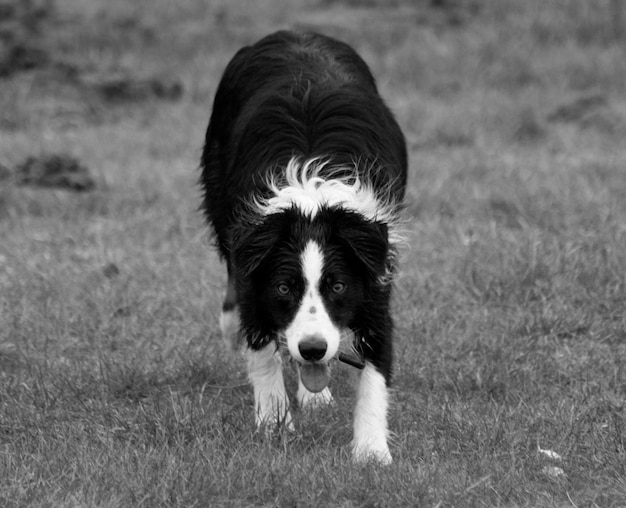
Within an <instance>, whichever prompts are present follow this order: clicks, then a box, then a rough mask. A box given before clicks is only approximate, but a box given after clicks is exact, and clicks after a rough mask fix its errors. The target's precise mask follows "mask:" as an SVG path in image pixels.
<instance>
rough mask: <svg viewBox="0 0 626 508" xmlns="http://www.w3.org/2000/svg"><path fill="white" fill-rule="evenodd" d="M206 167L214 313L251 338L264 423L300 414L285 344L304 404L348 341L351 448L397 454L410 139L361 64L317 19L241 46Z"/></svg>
mask: <svg viewBox="0 0 626 508" xmlns="http://www.w3.org/2000/svg"><path fill="white" fill-rule="evenodd" d="M201 167H202V175H201V185H202V187H203V190H204V210H205V212H206V216H207V219H208V221H209V222H210V224H211V225H212V227H213V229H214V231H215V234H216V237H217V243H218V247H219V251H220V254H221V256H222V257H223V259H224V260H225V261H226V263H227V267H228V288H227V291H226V298H225V301H224V304H223V309H222V316H221V319H220V324H221V327H222V332H223V333H224V334H225V335H226V336H241V335H242V336H243V337H245V339H246V341H247V346H248V353H247V354H248V373H249V378H250V381H251V383H252V385H253V388H254V400H255V410H256V422H257V424H258V425H276V424H277V423H282V424H285V425H287V426H288V427H291V426H292V423H291V415H290V412H289V402H288V399H287V394H286V391H285V385H284V382H283V373H282V361H281V356H280V353H279V347H280V346H286V347H287V349H288V351H289V353H290V354H291V356H292V357H293V358H294V359H295V360H296V361H297V362H298V364H299V371H300V380H299V389H298V399H299V403H300V406H301V407H303V406H311V405H317V404H320V403H326V402H330V401H331V400H332V396H331V393H330V391H329V389H328V383H329V378H330V374H329V368H328V364H329V362H330V361H331V360H333V359H334V358H336V357H338V356H339V355H340V344H342V345H344V346H345V344H346V343H347V344H350V347H351V349H352V358H353V361H352V363H356V364H359V363H360V367H363V370H362V373H361V379H360V382H359V388H358V391H357V403H356V409H355V413H354V439H353V442H352V452H353V457H354V459H355V460H356V461H366V460H369V459H375V460H378V461H380V462H382V463H390V462H391V455H390V453H389V447H388V445H387V434H388V430H387V407H388V384H389V380H390V375H391V363H392V344H391V336H392V319H391V315H390V309H389V306H390V295H391V289H392V278H393V275H394V272H395V264H396V253H397V245H398V242H399V240H400V238H399V233H398V223H399V209H400V207H401V203H402V200H403V197H404V191H405V186H406V178H407V176H406V173H407V153H406V144H405V140H404V136H403V134H402V132H401V130H400V128H399V126H398V124H397V123H396V121H395V119H394V117H393V116H392V114H391V113H390V111H389V109H388V108H387V107H386V106H385V104H384V102H383V101H382V99H381V98H380V96H379V94H378V91H377V88H376V84H375V81H374V78H373V77H372V74H371V72H370V70H369V69H368V67H367V65H366V64H365V62H364V61H363V60H362V59H361V58H360V57H359V56H358V55H357V54H356V53H355V51H354V50H353V49H352V48H351V47H350V46H348V45H347V44H344V43H342V42H339V41H337V40H334V39H332V38H329V37H326V36H322V35H318V34H313V33H293V32H287V31H283V32H277V33H274V34H272V35H269V36H267V37H265V38H263V39H262V40H260V41H259V42H257V43H256V44H255V45H253V46H248V47H244V48H243V49H241V50H240V51H239V52H238V53H237V54H236V55H235V56H234V58H233V59H232V60H231V62H230V63H229V64H228V66H227V68H226V70H225V72H224V76H223V77H222V80H221V82H220V84H219V88H218V90H217V93H216V96H215V102H214V104H213V112H212V116H211V120H210V122H209V126H208V129H207V133H206V144H205V147H204V152H203V154H202V162H201ZM344 350H345V347H344ZM349 358H350V355H349V354H348V355H344V359H349ZM355 358H356V359H355ZM348 362H349V360H348Z"/></svg>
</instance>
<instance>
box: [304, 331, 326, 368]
mask: <svg viewBox="0 0 626 508" xmlns="http://www.w3.org/2000/svg"><path fill="white" fill-rule="evenodd" d="M327 348H328V346H327V344H326V341H325V340H324V339H322V338H320V337H318V336H316V335H313V336H311V337H307V338H306V339H303V340H302V341H300V343H299V344H298V350H299V351H300V354H301V355H302V358H304V359H305V360H307V361H309V362H317V361H318V360H321V359H322V358H323V357H324V355H325V354H326V349H327Z"/></svg>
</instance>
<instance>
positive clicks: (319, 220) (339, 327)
mask: <svg viewBox="0 0 626 508" xmlns="http://www.w3.org/2000/svg"><path fill="white" fill-rule="evenodd" d="M235 236H236V238H235ZM387 253H388V241H387V228H386V226H384V225H382V224H380V223H376V222H374V221H370V220H367V219H365V218H364V217H362V216H361V215H359V214H358V213H356V212H353V211H348V210H345V209H342V208H340V207H326V208H322V209H321V210H319V211H318V212H317V213H316V214H315V215H314V216H312V217H311V216H307V215H305V214H303V213H302V212H301V211H300V210H299V209H298V208H297V207H292V208H289V209H286V210H282V211H280V212H278V213H273V214H271V215H268V216H266V217H264V218H263V220H262V221H261V222H260V223H257V224H255V225H254V226H253V227H249V226H248V227H246V228H241V229H239V230H238V231H237V232H236V235H234V238H233V246H232V259H233V266H234V268H235V278H236V281H237V288H238V297H239V305H240V313H241V321H242V326H243V329H244V330H245V332H246V333H247V334H248V335H249V336H251V337H254V336H258V337H259V338H260V339H262V340H267V338H276V337H277V338H278V339H279V340H281V341H284V342H285V343H286V346H287V347H288V349H289V352H290V353H291V355H292V356H293V358H294V359H296V360H297V361H298V362H300V363H301V364H303V365H306V364H310V363H326V362H328V361H329V360H330V359H331V358H333V357H334V356H335V355H336V354H337V351H338V348H339V343H340V340H341V337H342V335H343V334H345V332H347V331H348V330H352V331H356V330H357V329H358V317H359V313H361V312H362V311H363V305H364V303H365V301H366V295H367V294H368V288H369V287H370V286H371V285H372V284H380V278H381V276H382V275H383V274H384V272H385V269H386V260H387Z"/></svg>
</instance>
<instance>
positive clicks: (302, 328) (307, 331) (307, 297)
mask: <svg viewBox="0 0 626 508" xmlns="http://www.w3.org/2000/svg"><path fill="white" fill-rule="evenodd" d="M300 262H301V267H302V274H303V276H304V282H305V287H304V293H303V295H302V300H301V301H300V304H299V307H298V310H297V311H296V315H295V317H294V318H293V321H292V322H291V324H290V325H289V326H288V327H287V329H286V330H285V337H286V338H287V346H288V348H289V352H290V353H291V356H293V357H294V358H295V359H296V360H298V361H303V358H302V356H301V355H300V351H299V349H298V344H299V343H300V342H301V341H302V340H304V339H307V338H310V337H313V336H316V337H318V338H320V339H323V340H325V341H326V344H327V350H326V354H325V355H324V357H323V358H322V360H321V361H322V362H326V361H328V360H330V359H331V358H332V357H333V356H335V354H336V353H337V349H338V348H339V340H340V337H341V331H340V330H339V329H338V328H337V326H335V324H334V323H333V322H332V320H331V318H330V316H329V315H328V312H327V310H326V307H325V305H324V301H323V300H322V295H321V293H320V284H321V280H322V273H323V270H324V254H323V253H322V250H321V248H320V246H319V245H318V244H317V243H316V242H314V241H313V240H310V241H309V242H308V243H307V244H306V246H305V248H304V250H303V251H302V254H301V256H300Z"/></svg>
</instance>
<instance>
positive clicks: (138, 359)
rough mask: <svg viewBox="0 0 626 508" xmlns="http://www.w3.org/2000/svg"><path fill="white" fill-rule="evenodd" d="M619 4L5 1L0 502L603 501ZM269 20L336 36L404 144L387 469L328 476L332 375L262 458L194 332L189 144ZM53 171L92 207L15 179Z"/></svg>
mask: <svg viewBox="0 0 626 508" xmlns="http://www.w3.org/2000/svg"><path fill="white" fill-rule="evenodd" d="M619 6H620V4H619V3H618V2H616V1H610V0H604V1H601V0H598V1H595V2H588V1H586V0H548V1H541V0H529V1H525V2H518V1H514V0H466V1H463V0H456V1H453V0H447V1H446V0H443V1H441V0H440V1H426V0H423V1H417V0H416V1H408V0H391V1H388V2H382V1H376V0H350V1H348V0H346V1H338V0H337V1H333V0H318V1H316V2H304V1H302V0H298V1H294V2H289V3H281V2H277V1H275V0H262V1H258V2H244V1H234V2H233V1H226V0H222V1H211V2H208V1H204V2H203V1H200V0H196V1H192V0H188V1H185V2H178V3H172V2H168V1H166V0H150V1H148V0H138V1H134V2H126V1H121V0H110V1H106V2H105V1H98V0H91V1H82V0H56V1H52V0H28V1H26V0H21V1H20V0H17V1H15V0H0V42H1V43H2V46H1V48H0V499H1V500H2V504H3V505H6V506H26V505H28V506H50V505H54V506H192V505H199V506H208V505H211V506H214V505H224V506H254V505H257V506H285V505H289V506H292V505H295V506H320V505H327V506H411V505H414V506H570V505H574V506H621V505H624V504H626V483H625V480H624V478H626V470H625V467H626V466H625V464H626V451H625V442H626V434H625V428H626V427H625V425H624V417H625V412H624V398H625V396H626V372H625V368H624V364H625V360H626V345H625V340H626V335H625V332H624V330H625V329H626V326H625V325H626V318H625V315H624V308H625V306H626V291H625V287H626V281H625V274H626V254H625V253H626V226H625V225H626V144H625V143H624V139H625V134H626V95H625V92H626V41H625V40H624V28H623V19H621V20H620V15H619V11H620V8H619ZM616 13H617V14H616ZM622 18H623V16H622ZM278 28H299V29H312V30H318V31H321V32H324V33H327V34H329V35H333V36H337V37H341V38H342V39H344V40H346V41H347V42H349V43H351V44H353V45H354V46H355V47H356V48H357V50H358V51H359V52H360V53H361V54H362V56H363V57H364V58H365V60H366V61H367V62H368V63H369V64H370V66H371V68H372V70H373V72H374V74H375V76H376V77H377V79H378V83H379V86H380V89H381V92H382V94H383V96H384V97H385V99H386V100H387V102H388V103H389V105H390V106H391V108H392V109H393V110H394V112H395V113H396V115H397V117H398V119H399V121H400V123H401V125H402V127H403V129H404V131H405V134H406V136H407V140H408V143H409V147H410V159H411V162H410V166H411V169H410V172H411V175H410V184H409V192H408V199H407V233H408V237H409V242H408V246H407V249H406V251H405V252H404V254H403V261H402V268H401V273H400V277H399V280H398V285H397V291H396V298H395V304H394V309H395V318H396V323H397V333H396V336H397V337H396V344H397V347H396V349H397V360H396V364H395V373H396V374H395V383H394V397H393V404H392V411H391V417H390V420H391V421H390V425H391V429H392V431H393V432H394V439H393V442H392V453H393V455H394V459H395V462H394V464H393V466H391V467H390V468H388V469H384V470H382V469H379V468H377V467H375V466H367V467H353V466H352V465H351V464H350V461H349V456H348V455H349V454H348V449H347V444H348V442H349V440H350V435H351V428H350V426H351V415H350V413H351V407H352V404H353V393H352V388H351V386H352V383H353V381H354V377H355V376H354V372H352V371H351V370H350V369H347V368H343V367H340V366H337V367H336V368H335V369H334V373H333V376H334V378H335V382H334V384H333V390H334V393H335V394H336V397H337V400H338V402H339V403H338V404H337V406H336V407H333V408H329V409H328V410H327V411H323V412H321V413H320V414H318V415H312V416H310V417H309V416H305V415H301V414H297V416H296V424H297V429H298V432H297V433H296V434H295V435H294V436H289V437H284V438H283V439H277V440H269V441H266V440H262V439H259V437H258V436H254V433H253V418H252V397H251V393H250V389H249V388H248V387H247V386H246V381H245V369H244V366H243V362H242V360H241V358H237V357H232V356H229V355H227V354H226V352H225V350H224V349H223V347H222V344H221V341H220V339H219V337H218V326H217V316H218V312H219V308H220V300H221V295H222V291H223V284H224V273H223V272H224V269H223V267H222V266H220V264H219V263H218V261H217V257H216V255H215V253H214V252H213V250H212V248H211V246H210V238H209V234H208V231H207V230H206V228H205V226H204V224H203V220H202V217H201V216H200V214H199V212H198V206H199V203H200V201H199V198H200V194H199V189H198V188H197V186H196V180H197V177H198V171H197V167H198V161H199V156H200V152H201V148H202V142H203V137H204V129H205V128H206V123H207V121H208V117H209V114H210V108H211V103H212V96H213V93H214V91H215V88H216V86H217V83H218V80H219V78H220V76H221V73H222V71H223V69H224V67H225V65H226V63H227V62H228V60H229V59H230V58H231V57H232V55H233V54H234V52H235V51H236V50H237V49H239V47H241V46H242V45H243V44H248V43H252V42H254V41H256V40H257V39H258V38H260V37H261V36H263V35H265V34H266V33H268V32H270V31H272V30H275V29H278ZM50 153H62V154H69V155H70V156H72V157H75V158H77V159H78V160H79V161H80V162H81V163H82V164H84V165H85V166H86V167H87V168H88V169H89V171H90V173H91V175H92V176H93V178H94V181H95V188H94V190H92V191H89V192H82V193H79V192H71V191H68V190H67V189H56V188H37V187H33V186H28V185H21V184H20V183H19V178H18V169H17V168H19V167H20V164H21V163H22V162H23V161H24V160H25V159H26V158H27V157H29V156H44V155H46V154H50ZM293 383H294V381H293V379H290V389H291V390H293V388H294V385H293ZM539 448H542V449H551V450H554V451H556V452H558V453H559V454H560V455H561V456H562V459H561V460H555V459H550V458H546V457H547V456H546V455H545V454H542V453H541V452H540V451H539ZM555 468H558V469H555Z"/></svg>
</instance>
